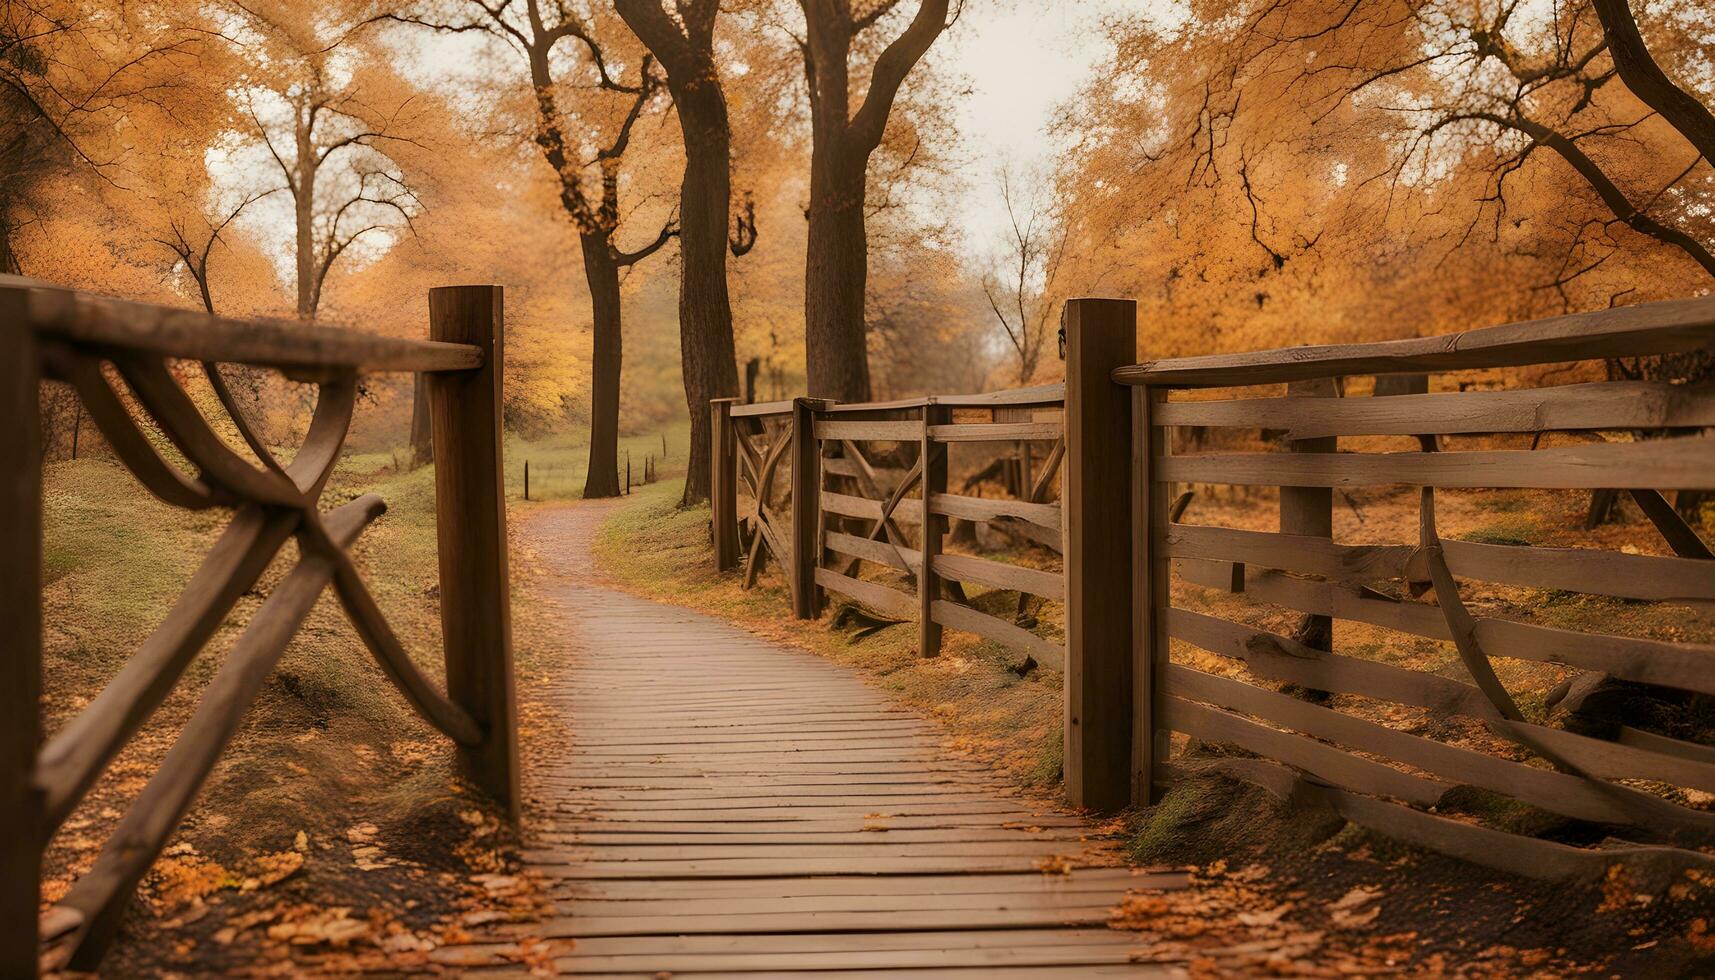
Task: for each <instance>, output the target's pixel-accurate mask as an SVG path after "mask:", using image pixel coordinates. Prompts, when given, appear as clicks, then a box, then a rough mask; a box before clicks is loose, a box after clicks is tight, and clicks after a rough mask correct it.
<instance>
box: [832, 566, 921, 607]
mask: <svg viewBox="0 0 1715 980" xmlns="http://www.w3.org/2000/svg"><path fill="white" fill-rule="evenodd" d="M816 584H818V585H820V586H821V587H822V588H824V589H827V590H828V591H830V592H838V593H840V594H841V595H843V596H847V597H849V598H852V599H856V600H857V601H858V602H861V603H863V604H864V605H866V606H868V607H870V608H871V609H874V610H875V611H876V612H880V613H885V614H887V615H889V616H894V617H897V618H899V619H905V620H909V619H911V618H912V617H913V616H915V615H916V614H917V603H916V602H915V601H914V600H913V599H912V598H911V597H910V596H908V595H906V594H905V593H903V592H900V591H899V590H897V589H890V588H888V587H887V586H885V585H880V584H877V583H875V582H865V581H863V580H862V579H855V578H851V577H849V576H846V575H841V574H840V573H839V572H836V571H834V570H833V569H831V568H818V569H816Z"/></svg>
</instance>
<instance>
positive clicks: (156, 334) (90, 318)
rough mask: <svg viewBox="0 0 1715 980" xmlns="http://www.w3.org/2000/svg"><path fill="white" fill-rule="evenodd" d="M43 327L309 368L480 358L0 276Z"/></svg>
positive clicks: (77, 336)
mask: <svg viewBox="0 0 1715 980" xmlns="http://www.w3.org/2000/svg"><path fill="white" fill-rule="evenodd" d="M0 292H5V293H6V294H7V295H9V296H14V297H17V299H16V300H15V302H18V303H21V304H22V305H23V311H22V315H23V316H24V317H25V318H27V319H28V321H29V322H30V324H31V325H32V326H33V327H35V328H36V329H37V330H38V331H39V332H40V333H41V334H42V335H44V336H52V337H56V338H60V339H64V340H67V341H70V342H72V343H75V344H79V345H88V346H90V347H104V348H119V349H122V350H129V351H136V352H141V353H149V354H159V355H163V356H167V357H182V358H185V359H187V360H195V361H223V362H230V363H234V364H256V365H266V366H269V367H277V368H280V369H282V370H285V371H288V372H295V371H305V372H309V374H310V375H311V376H314V375H315V374H316V373H317V372H319V371H321V370H324V369H327V368H349V369H353V370H359V371H369V372H383V371H467V370H470V369H472V368H476V367H480V366H481V365H482V351H481V350H480V349H479V348H477V347H476V346H474V345H471V344H463V343H447V342H435V341H432V340H431V341H422V340H399V339H396V338H392V337H381V336H377V335H375V334H369V333H364V332H362V331H359V330H351V329H347V328H345V327H335V326H317V325H313V324H307V323H304V322H303V321H301V320H273V319H244V320H239V319H233V318H231V317H222V316H211V315H210V314H207V313H202V312H198V311H195V310H186V309H181V308H178V307H169V306H155V305H153V304H149V303H135V302H131V301H130V300H122V299H114V298H113V297H111V296H97V295H94V294H92V293H82V292H77V291H75V290H70V289H64V288H61V287H57V286H50V285H47V284H45V283H40V282H36V281H34V280H30V279H21V278H19V277H17V276H0Z"/></svg>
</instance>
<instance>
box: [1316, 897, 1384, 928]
mask: <svg viewBox="0 0 1715 980" xmlns="http://www.w3.org/2000/svg"><path fill="white" fill-rule="evenodd" d="M1381 896H1382V893H1381V890H1380V889H1375V888H1363V887H1358V888H1353V889H1352V890H1351V891H1348V892H1346V894H1345V895H1342V896H1341V897H1340V898H1339V899H1338V900H1337V901H1334V902H1331V903H1329V905H1328V920H1329V921H1330V922H1332V923H1333V924H1334V926H1335V927H1336V928H1339V929H1356V928H1358V927H1360V926H1367V925H1369V924H1370V923H1372V922H1374V921H1375V920H1376V916H1378V915H1380V914H1381V911H1382V907H1381V904H1380V903H1378V902H1377V901H1376V900H1377V899H1379V898H1381ZM1366 906H1367V908H1366Z"/></svg>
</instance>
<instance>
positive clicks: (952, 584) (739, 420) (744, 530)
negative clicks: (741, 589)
mask: <svg viewBox="0 0 1715 980" xmlns="http://www.w3.org/2000/svg"><path fill="white" fill-rule="evenodd" d="M1063 391H1064V389H1063V387H1062V386H1061V385H1049V386H1046V387H1041V388H1028V389H1019V390H1015V391H1001V392H991V393H987V394H979V395H938V396H931V397H926V398H914V399H905V400H900V401H889V402H862V403H850V404H836V403H833V402H828V401H821V400H816V399H807V398H800V399H796V400H794V401H785V402H771V403H766V404H757V405H744V404H740V403H738V402H736V401H734V400H730V399H722V400H717V401H714V402H713V403H711V410H712V412H713V423H714V424H713V426H712V429H711V432H712V436H711V439H712V440H713V450H714V451H713V453H712V459H713V467H714V471H713V474H712V477H713V479H712V486H713V494H712V501H711V502H712V505H713V513H714V521H713V523H714V541H715V556H716V561H717V565H718V566H719V567H721V568H722V569H728V568H734V567H737V566H739V565H740V564H741V563H742V565H743V570H744V571H743V584H744V586H745V587H746V588H750V587H752V586H754V585H755V583H756V580H757V576H758V574H759V573H760V571H761V570H762V568H763V567H764V565H765V564H766V562H768V561H769V560H772V561H774V562H775V563H776V564H777V565H778V566H779V567H780V568H781V569H782V570H783V572H784V574H785V577H786V580H787V584H788V587H789V589H790V592H791V596H792V608H793V612H794V614H795V615H796V616H797V617H798V618H801V619H814V618H816V617H817V616H819V615H820V614H821V611H822V608H823V606H824V604H825V602H824V593H826V592H834V593H837V594H839V595H841V596H844V597H846V598H847V599H848V600H850V601H852V602H853V603H856V604H857V605H859V606H862V607H864V608H866V609H869V610H873V611H874V612H875V613H877V614H879V615H880V616H881V617H886V618H887V619H890V620H892V621H897V622H905V621H911V620H915V621H916V623H917V626H918V632H919V652H920V653H921V654H922V655H923V656H925V657H933V656H936V655H937V654H938V653H939V651H940V648H941V632H942V630H943V628H952V629H956V630H963V631H965V632H969V633H974V634H977V635H980V636H983V637H985V638H987V639H990V640H993V641H995V642H998V643H1001V644H1003V645H1004V646H1006V647H1008V648H1011V649H1014V650H1017V651H1019V652H1021V653H1024V654H1026V655H1027V656H1028V657H1030V658H1031V659H1032V660H1034V661H1035V662H1037V663H1039V664H1043V665H1047V666H1051V667H1054V668H1056V669H1059V668H1061V667H1062V666H1063V665H1064V662H1065V653H1064V649H1063V647H1062V645H1061V644H1060V643H1058V642H1055V641H1053V640H1050V639H1048V638H1046V637H1043V636H1041V635H1039V634H1037V633H1035V632H1032V631H1031V630H1030V629H1028V628H1026V627H1025V626H1021V625H1019V623H1018V620H1019V619H1020V618H1021V616H1022V614H1024V613H1025V609H1024V598H1023V597H1025V596H1029V595H1034V596H1039V597H1042V598H1046V599H1052V600H1055V601H1059V600H1062V599H1064V597H1065V585H1064V579H1063V576H1062V574H1061V572H1060V571H1058V570H1055V571H1043V570H1041V569H1037V568H1031V567H1026V566H1023V565H1018V564H1012V563H1007V562H1002V561H996V560H991V559H989V558H983V557H977V556H974V555H961V554H947V553H945V549H944V539H945V538H946V536H947V534H948V521H949V519H950V518H960V519H963V520H965V521H969V522H972V523H980V524H987V525H990V526H994V527H1005V528H1007V529H1009V530H1010V531H1012V532H1014V533H1016V534H1017V535H1019V536H1020V537H1022V538H1024V539H1026V540H1029V541H1035V542H1037V543H1040V544H1042V545H1044V546H1046V547H1048V548H1050V549H1052V551H1055V552H1058V551H1060V549H1061V521H1060V505H1059V502H1058V501H1057V500H1054V499H1052V496H1053V488H1054V486H1055V477H1056V475H1057V474H1058V472H1059V470H1060V461H1061V459H1062V457H1063V456H1064V441H1063V440H1062V438H1061V424H1060V419H1059V415H1060V408H1061V403H1062V401H1063ZM955 443H986V444H1011V445H1014V446H1016V445H1019V444H1030V445H1038V446H1040V445H1044V444H1046V445H1047V446H1048V447H1049V448H1048V449H1047V450H1046V451H1045V452H1044V454H1043V455H1042V456H1041V457H1040V460H1041V464H1040V469H1035V468H1034V467H1032V468H1030V469H1029V473H1030V480H1029V486H1028V487H1027V488H1026V489H1025V492H1024V493H1023V497H1024V499H1006V498H993V497H979V496H969V495H965V494H956V493H950V492H949V491H948V446H949V445H951V444H955ZM1021 458H1023V459H1029V460H1032V461H1034V460H1036V459H1037V458H1038V457H1036V456H1034V455H1032V454H1030V453H1023V454H1021ZM741 481H742V482H741ZM741 505H742V512H741ZM798 556H805V557H804V560H802V561H800V560H799V557H798ZM864 563H867V564H868V565H869V566H871V571H872V572H879V573H881V574H880V575H879V576H878V575H875V574H872V575H871V576H870V577H868V578H865V577H862V576H861V574H860V569H861V567H862V565H863V564H864ZM886 579H891V580H892V581H887V580H886ZM965 584H973V585H981V586H986V587H989V588H992V589H1001V590H1006V591H1010V592H1017V593H1019V595H1020V601H1019V608H1018V610H1017V612H1016V613H1015V614H1014V615H1012V616H1010V617H1006V618H1003V617H1001V616H997V615H994V614H992V613H991V612H984V611H981V610H979V609H976V608H974V607H973V606H972V604H971V602H970V600H969V598H968V597H967V595H966V593H965V590H964V585H965ZM907 590H909V591H907Z"/></svg>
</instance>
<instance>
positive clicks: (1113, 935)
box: [519, 506, 1186, 980]
mask: <svg viewBox="0 0 1715 980" xmlns="http://www.w3.org/2000/svg"><path fill="white" fill-rule="evenodd" d="M600 512H601V511H600V510H599V509H597V508H590V507H587V506H580V507H576V508H566V509H564V510H559V511H549V512H546V513H544V514H542V515H541V516H540V517H539V518H538V529H539V530H543V529H545V530H546V532H547V533H546V534H539V535H538V541H539V542H543V543H548V544H551V545H553V546H554V548H555V551H554V552H553V553H552V554H551V555H550V560H551V561H554V562H555V563H556V564H558V565H561V566H562V567H563V570H564V571H563V574H562V576H561V577H560V578H559V579H558V580H557V581H558V583H559V584H558V585H557V586H555V587H554V591H553V593H552V598H554V599H555V600H556V602H557V604H558V605H559V606H560V607H561V608H562V609H563V610H564V617H563V624H564V628H565V631H566V634H567V636H568V639H569V641H570V643H571V645H572V648H573V656H572V661H571V666H570V668H569V669H568V670H567V671H566V672H565V673H564V674H563V675H562V676H561V677H558V678H556V679H554V681H553V682H552V683H551V686H550V687H549V688H548V689H547V690H545V691H541V692H539V697H540V699H541V700H543V701H546V702H547V707H548V708H550V710H553V711H555V712H557V713H560V714H561V715H562V717H563V718H564V719H565V720H566V722H567V725H568V728H569V729H570V731H571V733H572V736H571V745H570V746H568V747H567V748H566V749H565V751H564V752H563V753H562V754H561V755H560V756H559V757H558V758H554V759H548V760H543V761H540V762H538V763H537V764H535V765H533V766H532V767H531V772H530V780H531V787H530V788H531V794H530V795H531V796H532V797H533V798H534V799H535V800H536V801H537V804H536V806H535V808H534V812H533V818H534V819H533V820H532V821H531V824H530V828H531V830H530V833H529V834H528V835H527V840H526V849H525V853H524V857H525V861H526V864H527V865H528V867H529V868H530V870H531V871H532V873H533V874H535V875H537V876H538V877H539V878H540V879H542V881H543V885H544V894H545V895H546V896H547V897H548V898H549V899H550V900H551V901H552V902H553V905H554V908H553V912H552V914H551V915H550V916H549V917H548V918H547V919H546V920H544V921H543V922H539V923H532V924H530V925H529V927H528V928H529V930H530V931H531V932H532V933H533V934H535V935H546V936H547V937H551V938H563V939H575V945H574V946H573V947H572V949H571V951H570V952H569V953H568V954H567V955H566V956H564V957H561V958H559V959H557V960H556V963H555V965H556V968H557V969H559V970H560V971H561V972H563V973H567V974H573V975H578V976H600V975H615V976H633V977H635V976H653V975H657V974H662V973H671V974H673V975H676V976H677V975H685V976H695V977H699V978H708V977H715V976H734V977H740V976H742V977H746V978H750V980H755V978H758V977H768V976H802V975H806V974H810V975H816V976H824V975H825V976H840V975H846V974H851V975H858V974H862V975H863V976H865V977H878V976H889V977H894V976H918V975H921V976H932V977H937V978H952V977H959V976H982V977H995V976H999V977H1020V978H1022V977H1034V976H1054V977H1060V976H1082V975H1110V974H1111V975H1123V976H1134V977H1136V976H1141V977H1153V976H1165V975H1177V972H1178V971H1177V970H1176V968H1175V967H1173V966H1172V965H1168V966H1162V965H1160V964H1142V963H1135V962H1133V959H1134V954H1135V952H1136V950H1135V947H1136V946H1137V944H1138V942H1139V940H1138V938H1137V937H1136V936H1134V935H1132V934H1129V933H1125V932H1120V931H1115V930H1110V929H1107V928H1106V925H1107V921H1108V918H1109V915H1110V913H1111V910H1112V909H1113V907H1114V906H1116V905H1118V904H1119V903H1120V901H1121V900H1122V899H1123V898H1124V896H1125V894H1126V893H1127V892H1128V891H1133V890H1144V889H1160V888H1176V887H1183V886H1184V885H1185V883H1186V876H1185V875H1184V874H1183V873H1179V872H1154V873H1151V872H1141V871H1137V870H1135V869H1132V868H1129V867H1126V866H1124V865H1125V862H1124V859H1123V855H1122V854H1121V852H1120V851H1119V849H1118V846H1117V844H1116V842H1114V841H1112V840H1109V839H1105V838H1103V837H1102V836H1101V832H1100V831H1099V830H1098V828H1097V827H1096V826H1095V825H1093V824H1091V823H1090V822H1089V821H1087V820H1084V819H1082V818H1080V817H1078V816H1077V815H1075V814H1072V813H1068V812H1066V811H1063V810H1060V809H1057V808H1055V807H1054V806H1052V805H1050V804H1047V803H1045V802H1043V801H1039V800H1033V799H1030V798H1027V797H1024V796H1022V795H1021V794H1020V793H1019V792H1018V791H1017V789H1016V788H1014V787H1012V786H1010V785H1009V784H1007V783H1005V782H1004V781H1003V780H1001V779H999V778H997V777H996V776H995V775H994V773H993V772H992V771H991V770H990V769H989V768H988V766H987V765H985V764H984V763H983V762H981V761H979V760H975V759H972V758H969V757H967V756H962V755H960V754H959V753H957V752H955V751H953V750H951V749H950V748H948V747H947V746H946V745H945V744H944V742H943V738H942V736H941V734H940V730H939V728H938V727H937V726H935V725H934V724H932V723H930V722H929V721H927V720H926V719H924V718H922V717H921V716H919V715H917V714H916V713H914V712H911V711H909V710H906V709H904V708H903V707H901V706H900V705H899V704H897V703H895V702H893V701H892V700H890V699H889V698H888V696H887V695H885V694H884V693H882V692H881V691H879V690H877V689H875V688H873V687H870V686H868V685H866V684H865V683H864V682H863V681H862V680H861V679H860V678H859V677H858V676H857V675H855V674H853V673H852V672H851V671H849V670H848V669H846V668H843V667H840V666H839V665H837V664H834V663H831V662H829V661H826V660H823V659H821V658H818V657H816V656H814V655H811V654H809V653H806V652H803V651H798V650H793V649H790V648H786V647H781V646H777V645H775V644H772V643H768V642H766V641H764V640H761V639H759V638H757V637H754V636H751V635H748V634H746V633H744V632H742V631H740V630H738V629H736V628H735V627H733V626H731V625H729V624H727V623H724V622H721V621H719V620H716V619H713V618H709V617H704V616H701V615H699V614H696V613H692V612H688V611H686V610H683V609H677V608H673V607H668V606H663V605H660V604H658V603H655V602H651V601H649V600H645V599H640V598H635V597H631V596H627V595H624V594H621V593H618V592H615V591H613V590H610V589H606V588H602V587H600V586H597V585H593V584H589V583H586V582H583V581H580V580H578V579H577V578H576V576H577V575H578V574H579V570H581V569H583V568H587V567H588V565H587V560H586V556H585V555H584V554H583V552H584V551H585V549H587V542H588V539H589V535H590V531H591V529H592V528H593V526H594V524H595V522H596V521H597V520H599V514H600ZM1068 865H1069V866H1071V867H1072V868H1074V869H1075V870H1072V871H1071V872H1070V873H1069V874H1062V873H1045V872H1044V870H1043V869H1044V868H1045V867H1046V868H1055V869H1058V868H1061V867H1064V866H1068ZM519 928H524V927H523V926H520V927H519Z"/></svg>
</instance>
